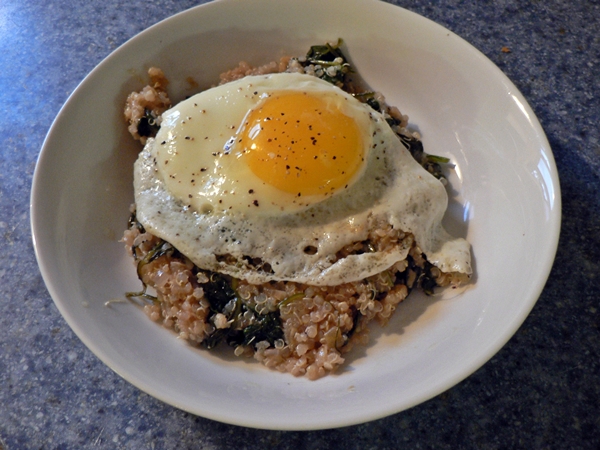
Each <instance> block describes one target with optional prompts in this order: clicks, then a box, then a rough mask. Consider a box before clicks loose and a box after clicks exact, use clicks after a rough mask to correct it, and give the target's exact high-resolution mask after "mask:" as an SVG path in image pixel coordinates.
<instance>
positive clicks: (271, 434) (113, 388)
mask: <svg viewBox="0 0 600 450" xmlns="http://www.w3.org/2000/svg"><path fill="white" fill-rule="evenodd" d="M199 3H203V2H201V1H195V0H154V1H140V0H130V1H129V2H122V1H120V0H87V1H85V2H83V1H73V0H50V1H40V0H2V1H1V2H0V63H1V65H0V66H1V67H2V70H1V71H0V105H1V106H0V108H2V112H3V114H2V117H3V120H2V121H0V141H1V145H0V167H1V169H0V242H1V246H2V249H3V252H2V254H3V264H2V265H1V266H0V280H1V283H0V311H1V313H0V345H1V346H0V449H2V450H6V449H10V450H15V449H84V448H132V449H138V448H139V449H142V448H143V449H146V448H155V449H181V448H202V449H220V448H236V449H242V448H246V449H250V450H253V449H275V448H278V449H296V448H311V449H325V448H348V449H359V448H360V449H396V448H452V449H456V448H478V449H496V448H561V449H565V448H589V449H597V448H600V304H599V303H600V301H599V299H600V276H599V275H600V143H599V139H600V132H599V126H598V124H599V123H600V2H598V1H597V0H587V1H584V0H579V1H572V0H568V1H567V0H546V1H539V0H535V1H531V0H529V1H525V0H498V1H486V2H480V1H474V0H448V1H443V2H430V1H421V0H415V1H410V2H409V1H404V0H396V1H393V3H395V4H398V5H400V6H403V7H405V8H407V9H410V10H412V11H414V12H417V13H419V14H421V15H424V16H426V17H428V18H430V19H432V20H434V21H436V22H438V23H439V24H441V25H443V26H445V27H447V28H449V29H450V30H452V31H454V32H455V33H457V34H458V35H459V36H462V37H463V38H465V39H466V40H468V41H469V42H470V43H472V44H473V45H474V46H475V47H477V48H478V49H480V50H481V51H482V52H483V53H484V54H485V55H486V56H487V57H488V58H490V59H491V60H492V61H493V62H494V63H495V64H497V65H498V67H500V69H502V70H503V71H504V73H505V74H506V75H507V76H508V77H509V78H510V79H511V80H512V81H513V82H514V83H515V84H516V85H517V87H518V88H519V89H520V90H521V91H522V93H523V94H524V95H525V97H526V98H527V99H528V101H529V103H530V105H531V106H532V108H533V110H534V111H535V113H536V114H537V116H538V118H539V120H540V122H541V124H542V126H543V127H544V129H545V131H546V133H547V136H548V139H549V141H550V144H551V146H552V149H553V151H554V155H555V158H556V163H557V166H558V170H559V176H560V179H561V187H562V194H563V197H562V200H563V221H562V234H561V238H560V243H559V249H558V253H557V256H556V262H555V265H554V268H553V270H552V272H551V274H550V278H549V280H548V282H547V285H546V288H545V289H544V291H543V293H542V295H541V297H540V299H539V301H538V302H537V304H536V306H535V307H534V309H533V311H532V312H531V314H530V316H529V317H528V318H527V320H526V321H525V323H524V324H523V325H522V327H521V328H520V329H519V331H518V332H517V333H516V335H515V336H514V337H513V338H512V339H511V340H510V341H509V342H508V344H507V345H506V346H505V347H504V348H503V349H502V350H501V351H500V352H499V353H498V354H497V355H496V356H494V357H493V358H492V359H491V360H490V361H489V362H488V363H487V364H485V365H484V366H483V367H482V368H481V369H479V370H478V371H477V372H475V373H474V374H473V375H472V376H470V377H469V378H467V379H466V380H464V381H463V382H461V383H460V384H458V385H457V386H455V387H454V388H452V389H450V390H448V391H447V392H445V393H444V394H442V395H439V396H438V397H436V398H434V399H432V400H430V401H427V402H425V403H424V404H421V405H419V406H416V407H414V408H412V409H410V410H408V411H404V412H401V413H398V414H395V415H392V416H390V417H387V418H384V419H380V420H377V421H374V422H370V423H366V424H363V425H358V426H352V427H348V428H343V429H334V430H326V431H314V432H281V431H263V430H253V429H246V428H241V427H236V426H231V425H224V424H221V423H217V422H214V421H211V420H207V419H204V418H201V417H196V416H193V415H190V414H188V413H185V412H182V411H180V410H177V409H176V408H173V407H171V406H168V405H166V404H164V403H161V402H160V401H158V400H156V399H154V398H152V397H150V396H149V395H147V394H145V393H143V392H141V391H139V390H138V389H137V388H135V387H133V386H132V385H130V384H128V383H127V382H125V381H124V380H123V379H121V378H120V377H119V376H118V375H116V374H115V373H113V372H112V371H111V370H110V369H109V368H108V367H106V366H105V365H104V364H102V363H101V362H100V361H99V360H98V359H97V358H96V357H95V356H94V355H93V354H92V353H91V352H90V351H89V350H88V349H87V348H86V347H85V346H84V345H83V344H82V343H81V342H80V341H79V339H78V338H77V337H76V336H75V334H74V333H73V332H72V331H71V329H70V328H69V326H68V325H67V324H66V322H65V321H64V319H63V318H62V317H61V315H60V314H59V312H58V310H57V309H56V307H55V306H54V304H53V302H52V300H51V298H50V296H49V294H48V292H47V290H46V288H45V286H44V282H43V280H42V278H41V275H40V272H39V270H38V267H37V264H36V260H35V256H34V249H33V243H32V239H31V232H30V226H29V195H30V187H31V181H32V176H33V171H34V167H35V162H36V158H37V157H38V154H39V151H40V148H41V145H42V142H43V139H44V136H45V134H46V132H47V131H48V129H49V127H50V125H51V124H52V121H53V119H54V117H55V115H56V113H57V112H58V111H59V109H60V107H61V106H62V104H63V103H64V102H65V100H66V99H67V97H68V96H69V94H70V93H71V92H72V91H73V90H74V89H75V87H76V86H77V84H78V83H79V82H80V81H81V80H82V79H83V78H84V77H85V75H86V74H87V73H88V72H89V71H90V70H91V69H93V68H94V66H95V65H96V64H98V63H99V62H100V61H101V60H102V59H103V58H105V57H106V56H107V55H108V54H109V53H110V52H111V51H113V50H114V49H115V48H117V47H118V46H119V45H120V44H122V43H123V42H124V41H126V40H127V39H128V38H130V37H132V36H134V35H135V34H137V33H138V32H140V31H142V30H143V29H145V28H147V27H148V26H150V25H152V24H154V23H156V22H157V21H159V20H161V19H163V18H166V17H168V16H170V15H172V14H174V13H177V12H179V11H182V10H184V9H187V8H189V7H191V6H194V5H196V4H199ZM503 47H507V48H508V49H509V50H510V51H509V52H503V51H502V48H503Z"/></svg>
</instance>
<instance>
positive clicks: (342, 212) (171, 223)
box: [134, 74, 471, 286]
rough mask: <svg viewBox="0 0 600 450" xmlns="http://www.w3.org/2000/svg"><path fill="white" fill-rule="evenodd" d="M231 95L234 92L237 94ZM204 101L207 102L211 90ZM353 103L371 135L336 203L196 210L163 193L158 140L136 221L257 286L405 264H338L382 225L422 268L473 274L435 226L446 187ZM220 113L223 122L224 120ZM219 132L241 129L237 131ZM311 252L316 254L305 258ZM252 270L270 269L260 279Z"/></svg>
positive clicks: (390, 260)
mask: <svg viewBox="0 0 600 450" xmlns="http://www.w3.org/2000/svg"><path fill="white" fill-rule="evenodd" d="M289 75H295V76H293V77H289ZM296 75H298V74H276V75H266V76H257V77H247V78H246V79H244V83H246V84H248V83H251V84H253V85H254V84H255V83H259V84H262V85H266V86H268V85H269V82H270V81H269V80H272V79H274V78H277V79H284V78H285V79H286V80H287V82H286V84H285V86H286V87H285V88H286V89H293V86H294V84H293V82H292V81H293V80H299V79H301V80H304V79H305V78H306V77H309V76H308V75H300V78H298V77H297V76H296ZM281 76H283V78H282V77H281ZM278 82H279V80H278ZM314 82H316V83H317V84H319V86H321V85H323V89H325V90H332V91H335V92H337V91H339V92H342V91H341V90H339V89H338V88H336V87H334V86H332V85H330V84H329V83H326V82H324V81H322V80H318V79H316V78H313V80H311V83H314ZM228 88H229V89H230V90H231V92H234V91H235V90H236V89H237V88H236V87H235V85H231V86H228ZM273 89H281V85H277V86H276V87H274V88H273ZM206 92H207V93H208V94H205V95H207V96H209V95H210V91H206ZM217 94H218V93H217ZM344 94H345V93H344ZM232 95H233V94H232ZM207 98H208V97H207ZM232 101H237V100H232ZM351 101H352V102H353V108H354V107H356V109H357V111H360V114H358V116H360V117H366V118H368V121H367V123H366V125H365V122H361V123H362V125H361V126H362V127H364V128H365V133H364V134H365V135H368V136H369V149H368V152H366V159H365V163H364V167H363V169H362V170H361V172H360V174H359V176H358V177H357V178H356V179H355V180H353V181H354V182H353V183H352V184H351V185H349V186H348V188H347V189H344V190H341V191H340V192H339V193H337V194H336V195H335V196H330V197H327V198H322V199H319V201H316V202H312V203H309V204H304V205H302V207H301V208H292V209H291V210H286V211H285V212H281V211H280V210H279V211H277V210H275V209H274V210H272V211H268V212H267V213H264V211H261V212H258V211H255V210H258V208H255V209H252V208H248V207H247V206H246V205H247V201H242V203H240V204H239V206H236V207H233V208H227V209H219V208H214V207H210V208H206V207H202V206H200V207H197V206H196V207H195V206H194V205H191V203H190V201H189V200H190V199H189V198H186V197H185V196H181V195H180V196H177V195H175V194H174V193H173V192H172V191H171V190H169V187H168V183H167V182H166V181H165V174H164V173H163V172H162V171H161V168H160V166H159V165H158V164H157V161H158V158H159V155H160V152H159V149H160V148H161V142H163V140H164V139H163V137H161V135H160V134H159V136H157V138H156V139H148V142H147V144H146V146H145V147H144V149H143V151H142V152H141V153H140V156H139V158H138V160H137V161H136V163H135V166H134V190H135V202H136V207H137V217H138V220H139V221H140V222H141V223H142V224H143V225H144V227H145V228H146V230H147V231H149V232H150V233H152V234H154V235H156V236H158V237H160V238H162V239H164V240H166V241H168V242H170V243H171V244H172V245H174V246H175V247H176V248H177V249H178V250H179V251H180V252H182V253H183V254H185V255H186V256H187V257H188V258H190V259H191V260H192V261H193V262H194V263H195V264H196V265H197V266H198V267H200V268H203V269H206V270H212V271H216V272H220V273H226V274H229V275H231V276H234V277H237V278H242V279H245V280H247V281H248V282H250V283H256V284H259V283H264V282H267V281H270V280H288V281H295V282H300V283H306V284H311V285H324V286H327V285H338V284H341V283H345V282H350V281H357V280H361V279H364V278H366V277H368V276H371V275H374V274H376V273H379V272H382V271H384V270H386V269H387V268H389V267H390V266H392V265H393V264H394V263H395V262H397V261H401V260H404V259H405V258H406V256H407V254H408V250H409V248H408V246H407V245H400V246H398V247H395V248H391V249H389V250H387V251H385V252H371V253H364V254H360V255H350V256H347V257H345V258H342V259H339V260H335V258H334V255H335V254H336V252H338V251H339V250H340V249H341V248H343V247H344V246H346V245H348V244H351V243H354V242H360V241H363V240H365V239H367V237H368V235H369V232H370V231H371V228H372V227H373V226H374V224H378V223H387V224H390V225H391V226H392V227H393V228H395V229H399V230H402V231H404V232H407V233H412V234H413V235H414V237H415V239H416V242H417V244H418V245H419V247H420V248H421V250H422V251H423V252H424V253H425V254H426V256H427V259H428V260H429V261H430V262H431V263H433V264H434V265H436V266H437V267H439V268H440V269H441V270H442V271H444V272H462V273H471V266H470V248H469V244H468V243H467V242H466V241H465V240H464V239H462V238H458V239H455V238H452V237H451V236H450V235H449V234H448V233H446V231H445V230H444V229H443V227H442V225H441V221H442V218H443V216H444V213H445V210H446V208H447V203H448V197H447V193H446V190H445V188H444V186H443V185H442V184H441V182H440V181H439V180H437V179H435V178H434V177H433V176H431V175H430V174H429V173H428V172H426V171H425V170H424V169H423V168H422V167H421V166H420V165H419V164H418V163H417V162H416V161H415V160H414V158H413V157H412V155H411V154H410V153H409V152H408V150H406V148H405V147H404V146H403V145H402V143H401V142H400V140H399V139H398V137H397V136H396V134H395V133H394V132H393V130H392V129H391V128H390V127H389V125H388V124H387V122H386V121H385V119H384V118H383V116H381V114H379V113H377V112H375V111H373V110H372V109H371V108H370V107H368V106H367V105H364V104H362V103H360V102H359V101H358V100H356V99H354V98H351ZM171 113H172V112H171ZM171 113H169V112H167V113H165V117H164V120H163V125H162V127H163V128H162V129H161V132H163V133H167V132H168V130H169V125H168V123H169V122H168V121H169V114H171ZM222 113H223V114H224V116H225V117H227V116H228V115H227V111H222ZM165 125H166V126H165ZM222 125H223V126H224V127H227V126H231V125H234V126H241V122H240V123H238V124H235V123H231V121H225V122H222ZM367 130H368V131H367ZM161 139H163V140H161ZM373 144H377V145H373ZM167 177H168V175H167ZM236 179H237V178H236ZM242 191H243V189H242ZM267 195H268V194H267ZM265 203H267V202H265ZM308 247H310V248H311V249H315V250H313V251H311V252H306V251H305V249H306V248H308ZM252 260H253V261H254V262H252V263H251V262H250V261H252ZM256 261H259V262H261V263H265V264H267V267H269V268H270V270H261V269H260V267H257V264H256ZM258 266H260V263H259V264H258Z"/></svg>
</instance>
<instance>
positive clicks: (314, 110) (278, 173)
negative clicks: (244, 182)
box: [239, 92, 364, 196]
mask: <svg viewBox="0 0 600 450" xmlns="http://www.w3.org/2000/svg"><path fill="white" fill-rule="evenodd" d="M338 102H339V99H338ZM239 142H240V144H241V146H242V147H241V148H242V157H243V158H245V160H246V163H247V164H248V166H249V167H250V169H251V170H252V172H254V174H255V175H256V176H258V177H259V178H260V179H261V180H263V181H264V182H265V183H268V184H270V185H272V186H274V187H276V188H278V189H280V190H282V191H285V192H288V193H291V194H294V195H296V196H304V195H328V194H331V193H333V192H335V191H336V190H338V189H341V188H344V187H347V186H348V183H349V182H350V180H351V179H352V178H353V176H354V175H355V174H356V172H357V171H358V169H359V168H360V166H361V164H362V161H363V160H364V149H363V148H362V140H361V134H360V130H359V127H358V125H357V123H356V121H355V120H354V119H352V118H351V117H349V116H347V115H345V114H344V113H343V112H341V111H340V108H339V107H338V106H337V105H336V101H335V100H334V99H332V98H330V97H328V96H321V97H317V96H315V95H310V94H308V93H304V92H298V93H283V94H275V95H271V96H270V97H268V98H267V99H266V100H265V101H264V102H263V103H262V104H261V106H260V107H258V108H256V109H254V110H252V111H251V112H250V113H249V114H248V116H247V117H246V121H245V128H244V130H243V131H242V132H241V136H240V141H239Z"/></svg>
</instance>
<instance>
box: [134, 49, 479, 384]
mask: <svg viewBox="0 0 600 450" xmlns="http://www.w3.org/2000/svg"><path fill="white" fill-rule="evenodd" d="M148 73H149V78H150V83H149V85H148V86H146V87H144V88H143V89H142V90H141V91H139V92H134V93H131V94H130V95H129V97H128V98H127V101H126V105H125V118H126V120H127V122H128V125H129V131H130V133H131V135H132V136H133V138H135V139H137V140H139V141H140V142H141V143H142V144H143V149H142V150H141V152H140V154H139V157H138V159H137V161H136V162H135V165H134V192H135V203H134V205H133V206H132V208H131V218H130V221H129V226H128V228H127V230H126V231H125V234H124V237H123V242H124V243H125V245H126V248H127V251H128V252H129V253H130V254H131V256H132V257H133V260H134V262H135V264H136V266H137V275H138V277H139V278H140V280H141V282H142V285H143V290H142V291H141V292H133V293H128V297H130V298H131V299H138V300H139V301H140V302H141V304H143V305H144V309H145V311H146V313H147V314H148V316H149V317H150V318H151V319H152V320H154V321H157V322H160V323H162V324H163V325H164V326H165V327H167V328H170V329H172V330H174V331H175V332H176V333H177V334H178V336H179V337H181V338H182V339H185V340H186V341H188V342H189V343H191V344H192V345H198V346H203V347H206V348H208V349H211V348H214V347H215V346H217V345H218V344H220V343H224V344H228V345H229V346H231V347H232V348H233V353H234V354H235V355H237V356H251V357H254V358H255V359H257V360H258V361H260V362H262V363H263V364H264V365H266V366H267V367H271V368H274V369H277V370H279V371H282V372H289V373H291V374H293V375H305V376H307V377H308V378H310V379H317V378H319V377H322V376H324V375H327V374H328V373H330V372H333V371H335V370H336V368H338V367H339V366H340V365H341V364H343V362H344V356H343V355H344V354H345V353H346V352H348V351H350V350H351V348H352V347H353V346H354V345H357V344H365V343H366V341H367V338H368V336H367V332H368V327H367V324H369V322H372V321H373V320H374V319H375V321H377V322H379V323H380V324H381V325H384V324H385V323H386V321H387V320H388V319H389V318H390V316H391V315H392V314H393V312H394V310H395V309H396V307H397V305H398V304H399V303H400V302H401V301H402V300H404V299H405V298H406V297H407V296H408V294H409V293H410V292H411V291H412V290H413V289H421V290H423V291H424V292H425V293H427V294H432V293H433V291H434V289H435V288H437V287H443V286H458V285H460V284H462V283H466V282H468V281H469V279H470V275H471V272H472V270H471V261H470V260H471V256H470V247H469V244H468V243H467V242H466V241H465V240H464V239H462V238H453V237H451V236H450V235H449V234H448V233H447V232H446V231H445V230H444V229H443V227H442V225H441V221H442V217H443V216H444V213H445V210H446V207H447V202H448V197H447V193H446V189H445V178H444V176H443V174H442V170H441V165H443V163H444V161H443V158H438V157H434V156H431V155H428V154H426V153H425V152H424V151H423V146H422V144H421V141H420V137H419V135H418V134H417V133H415V132H411V131H410V130H409V129H408V128H407V127H408V118H407V116H404V115H402V114H401V113H400V111H399V110H398V109H397V108H396V107H393V106H389V105H388V104H387V103H386V101H385V99H384V97H383V96H382V95H381V94H379V93H376V92H372V91H370V90H367V89H366V88H365V87H363V86H362V84H361V83H360V82H358V81H356V79H355V78H354V70H353V68H352V67H351V65H350V64H349V62H348V61H347V59H346V58H345V56H344V54H343V52H342V51H341V49H340V42H338V43H337V44H325V45H317V46H314V47H311V48H310V50H309V51H308V53H307V55H306V56H302V57H285V58H281V59H280V60H279V61H276V62H272V63H269V64H266V65H264V66H260V67H252V66H250V65H249V64H247V63H244V62H242V63H240V64H239V65H238V66H237V67H235V68H233V69H231V70H229V71H227V72H225V73H223V74H222V75H221V79H220V82H219V83H218V84H216V85H215V86H214V87H212V88H210V89H207V90H204V91H202V92H199V93H197V94H195V95H193V96H191V97H189V98H187V99H185V100H183V101H182V102H180V103H178V104H176V105H174V106H173V105H172V104H171V101H170V99H169V96H168V94H167V88H168V80H167V78H166V77H165V75H164V74H163V72H162V71H161V70H160V69H158V68H151V69H150V70H149V72H148ZM215 81H216V80H215Z"/></svg>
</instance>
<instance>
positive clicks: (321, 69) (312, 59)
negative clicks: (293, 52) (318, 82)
mask: <svg viewBox="0 0 600 450" xmlns="http://www.w3.org/2000/svg"><path fill="white" fill-rule="evenodd" d="M341 45H342V40H341V39H338V41H337V43H336V44H335V45H332V44H330V43H327V44H324V45H313V46H312V47H311V48H310V50H309V51H308V53H307V54H306V57H305V58H304V59H301V60H298V61H299V62H300V63H301V64H302V66H303V67H304V68H305V69H309V70H307V73H310V72H312V71H314V75H315V76H317V77H318V78H321V79H323V80H325V81H328V82H329V83H331V84H333V85H335V86H338V87H342V86H344V83H345V81H346V74H347V73H349V72H351V71H352V68H351V66H350V64H349V63H348V61H347V60H346V57H345V56H344V54H343V53H342V51H341V50H340V46H341Z"/></svg>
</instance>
